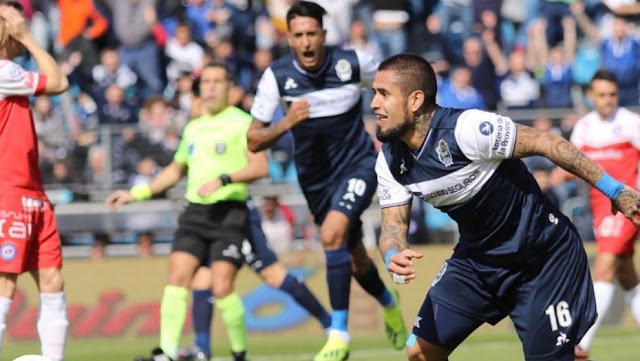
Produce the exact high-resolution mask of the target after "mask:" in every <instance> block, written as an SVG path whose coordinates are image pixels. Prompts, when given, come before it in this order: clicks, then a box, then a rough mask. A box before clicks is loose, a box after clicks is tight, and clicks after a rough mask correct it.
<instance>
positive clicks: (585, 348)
mask: <svg viewBox="0 0 640 361" xmlns="http://www.w3.org/2000/svg"><path fill="white" fill-rule="evenodd" d="M588 96H589V98H590V99H591V101H592V102H593V105H594V107H595V110H593V111H592V112H590V113H589V114H587V115H585V116H584V117H583V118H581V119H580V120H579V121H578V123H576V125H575V127H574V129H573V133H571V143H573V144H574V145H575V146H576V147H578V149H580V150H582V151H583V152H584V153H585V154H586V155H587V157H589V158H590V159H592V160H593V161H594V162H596V163H597V164H598V165H599V166H600V167H602V169H604V170H605V171H606V172H608V173H609V174H611V175H612V176H613V177H615V178H616V179H619V180H621V181H622V182H623V183H624V184H627V185H631V186H636V185H637V184H638V160H639V159H640V116H638V115H637V114H635V113H633V112H631V111H629V110H627V109H625V108H621V107H618V98H619V93H618V82H617V80H616V77H615V75H614V74H613V73H611V72H609V71H607V70H600V71H598V72H596V74H595V75H594V76H593V78H592V80H591V83H590V84H589V91H588ZM591 208H592V211H593V229H594V233H595V236H596V243H597V247H598V249H597V253H596V260H595V263H594V265H593V288H594V291H595V295H596V307H597V310H598V315H600V317H598V320H597V321H596V323H595V324H594V325H593V327H591V329H589V332H587V334H586V335H585V336H584V337H583V338H582V340H581V341H580V344H579V348H578V349H577V350H576V359H582V360H586V359H587V357H588V352H589V347H590V345H591V341H592V340H593V336H594V335H595V332H596V330H597V329H598V327H599V326H600V324H601V323H602V319H603V318H604V316H605V315H606V314H607V311H608V310H609V308H610V306H611V301H612V300H613V294H614V291H615V285H614V284H613V281H614V279H617V280H618V282H619V283H620V286H622V288H623V289H624V290H625V293H626V295H625V300H626V301H627V303H628V304H629V305H630V306H631V313H632V314H633V316H634V317H635V318H636V320H637V321H638V323H640V285H639V284H638V274H637V273H636V270H635V266H634V264H633V243H634V242H635V240H636V238H637V236H638V228H637V227H636V226H635V225H634V224H633V223H631V222H630V221H629V220H628V219H626V218H625V217H624V215H623V214H621V213H617V214H613V213H611V207H610V202H609V200H608V199H607V197H606V196H605V195H603V194H602V193H600V192H598V191H597V190H595V189H591Z"/></svg>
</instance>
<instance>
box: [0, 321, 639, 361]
mask: <svg viewBox="0 0 640 361" xmlns="http://www.w3.org/2000/svg"><path fill="white" fill-rule="evenodd" d="M322 341H323V340H321V339H319V338H318V337H311V336H301V337H295V338H293V337H291V338H288V339H282V336H272V335H266V334H258V335H256V334H252V335H251V336H250V338H249V343H250V346H251V350H252V351H251V352H252V358H251V360H253V361H308V360H311V359H312V358H313V355H314V352H315V351H317V350H319V348H320V347H321V346H322ZM156 343H157V339H156V338H140V339H135V340H133V339H132V340H127V341H118V342H117V343H116V342H114V341H113V340H109V339H87V340H78V339H75V340H70V341H69V344H68V347H67V358H66V360H67V361H131V360H132V358H133V357H134V356H135V355H138V354H144V355H146V352H148V350H149V348H150V347H152V346H153V345H155V344H156ZM214 349H215V357H214V360H215V361H228V360H230V358H229V357H227V356H228V352H227V350H228V346H227V342H226V337H224V338H221V339H220V340H214ZM38 350H39V345H38V344H37V343H34V342H15V343H9V342H5V345H4V348H3V355H2V357H1V358H0V360H7V361H9V360H13V359H14V358H15V357H17V356H20V355H24V354H29V353H38ZM592 358H593V359H594V360H598V361H638V360H640V330H629V329H625V330H619V329H612V328H609V329H606V328H603V329H602V330H601V331H600V332H599V334H598V336H597V337H596V339H595V341H594V345H593V351H592ZM349 360H350V361H364V360H367V361H381V360H406V357H405V355H404V353H403V352H399V351H393V350H391V349H390V348H389V347H387V341H386V340H385V339H384V337H383V336H381V335H380V336H378V335H375V336H359V337H355V338H354V339H353V340H352V353H351V358H350V359H349ZM450 360H451V361H468V360H472V361H489V360H491V361H495V360H500V361H519V360H523V357H522V352H521V349H520V343H519V341H518V339H517V337H516V335H515V333H492V334H481V333H479V334H477V335H472V336H471V337H470V338H469V339H468V340H467V341H465V343H464V344H463V345H462V346H460V347H459V348H458V349H457V350H456V351H455V352H454V353H453V354H452V355H451V358H450Z"/></svg>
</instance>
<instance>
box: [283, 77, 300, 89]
mask: <svg viewBox="0 0 640 361" xmlns="http://www.w3.org/2000/svg"><path fill="white" fill-rule="evenodd" d="M297 87H298V83H296V81H295V80H293V78H287V81H285V82H284V90H289V89H295V88H297Z"/></svg>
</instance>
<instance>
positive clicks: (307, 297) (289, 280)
mask: <svg viewBox="0 0 640 361" xmlns="http://www.w3.org/2000/svg"><path fill="white" fill-rule="evenodd" d="M280 289H281V290H282V291H284V292H286V293H288V294H290V295H291V297H293V299H294V300H296V302H297V303H298V304H299V305H300V306H302V307H304V309H305V310H307V312H309V313H310V314H312V315H313V316H314V317H315V318H317V319H318V321H320V323H321V324H322V327H323V328H327V327H329V326H330V325H331V315H329V313H327V311H326V310H325V309H324V307H322V305H321V304H320V302H318V299H316V297H315V296H314V295H313V293H311V291H309V289H308V288H307V286H306V285H305V284H304V282H303V281H302V279H299V278H297V277H295V276H293V275H291V274H290V273H288V274H287V276H286V277H285V279H284V281H283V282H282V284H281V285H280Z"/></svg>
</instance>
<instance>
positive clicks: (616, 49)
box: [571, 1, 640, 106]
mask: <svg viewBox="0 0 640 361" xmlns="http://www.w3.org/2000/svg"><path fill="white" fill-rule="evenodd" d="M571 10H572V11H573V14H574V16H575V17H576V20H577V22H578V25H579V26H580V28H581V29H582V31H584V32H585V33H586V34H587V35H588V36H589V37H590V38H591V39H592V41H594V42H599V43H600V65H601V67H602V68H604V69H606V70H609V71H611V72H613V73H614V74H615V76H616V78H617V79H618V85H619V91H620V106H636V105H638V104H639V98H640V91H638V78H639V77H640V59H639V56H638V55H639V52H640V47H639V44H638V39H637V38H636V36H635V35H634V34H632V33H630V32H629V31H628V30H627V28H628V23H627V21H626V20H625V19H624V18H621V17H616V18H614V20H613V23H612V27H611V29H612V32H611V36H610V37H602V35H601V33H600V31H599V29H598V28H597V27H596V26H595V25H594V24H593V22H592V21H591V19H590V18H589V17H588V16H587V14H586V13H585V9H584V4H583V3H582V2H581V1H576V3H575V4H573V5H572V7H571Z"/></svg>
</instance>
